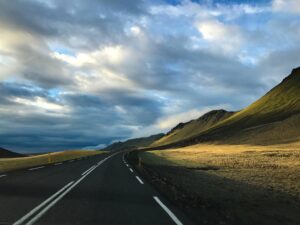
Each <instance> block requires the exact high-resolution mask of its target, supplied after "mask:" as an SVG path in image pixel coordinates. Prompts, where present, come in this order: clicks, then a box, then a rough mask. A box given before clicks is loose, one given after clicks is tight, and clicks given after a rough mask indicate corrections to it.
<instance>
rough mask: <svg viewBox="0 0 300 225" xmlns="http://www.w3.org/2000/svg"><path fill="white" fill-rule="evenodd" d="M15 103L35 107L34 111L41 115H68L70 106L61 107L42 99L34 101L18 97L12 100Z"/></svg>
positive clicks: (36, 98) (38, 98) (37, 98)
mask: <svg viewBox="0 0 300 225" xmlns="http://www.w3.org/2000/svg"><path fill="white" fill-rule="evenodd" d="M11 100H12V101H14V102H15V103H18V104H21V105H24V106H29V107H31V108H32V107H33V108H32V110H36V111H38V112H40V113H58V114H63V113H68V112H69V108H68V106H64V105H60V104H57V103H53V102H49V101H47V100H46V99H44V98H41V97H35V98H34V99H33V100H32V99H31V100H29V99H25V98H20V97H16V98H13V99H11Z"/></svg>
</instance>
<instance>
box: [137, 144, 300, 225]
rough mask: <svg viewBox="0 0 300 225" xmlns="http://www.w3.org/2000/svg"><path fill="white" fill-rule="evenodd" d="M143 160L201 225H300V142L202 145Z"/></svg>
mask: <svg viewBox="0 0 300 225" xmlns="http://www.w3.org/2000/svg"><path fill="white" fill-rule="evenodd" d="M139 156H140V159H141V163H142V165H143V167H142V168H144V169H145V171H147V173H148V174H150V176H152V179H153V180H154V181H155V182H156V183H157V185H158V186H160V188H161V189H162V190H163V191H165V193H166V194H167V195H168V196H169V197H170V198H171V199H173V200H175V201H177V202H178V203H179V204H182V205H183V206H184V207H188V208H189V211H190V212H192V215H194V216H195V218H196V220H197V219H199V220H198V222H199V223H200V224H239V225H241V224H249V225H250V224H278V225H279V224H281V225H282V224H300V215H299V212H300V201H299V200H300V142H297V143H293V144H281V145H273V146H250V145H209V144H201V145H195V146H189V147H185V148H178V149H170V150H164V151H147V152H141V153H139ZM164 189H165V190H164Z"/></svg>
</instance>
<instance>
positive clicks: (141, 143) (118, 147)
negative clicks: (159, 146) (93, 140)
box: [103, 134, 164, 151]
mask: <svg viewBox="0 0 300 225" xmlns="http://www.w3.org/2000/svg"><path fill="white" fill-rule="evenodd" d="M163 136H164V134H155V135H152V136H149V137H142V138H135V139H129V140H127V141H123V142H122V141H119V142H115V143H113V144H111V145H109V146H107V147H106V148H105V149H103V150H105V151H122V150H129V149H137V148H145V147H148V146H150V145H151V144H152V143H153V142H155V141H157V140H159V139H160V138H162V137H163Z"/></svg>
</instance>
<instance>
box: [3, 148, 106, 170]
mask: <svg viewBox="0 0 300 225" xmlns="http://www.w3.org/2000/svg"><path fill="white" fill-rule="evenodd" d="M103 153H104V152H102V151H88V150H73V151H63V152H53V153H49V154H41V155H35V156H27V157H19V158H2V159H1V158H0V173H2V172H7V171H11V170H17V169H22V168H29V167H34V166H40V165H46V164H50V163H56V162H62V161H66V160H71V159H76V158H81V157H85V156H93V155H97V154H103Z"/></svg>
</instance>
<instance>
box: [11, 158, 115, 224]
mask: <svg viewBox="0 0 300 225" xmlns="http://www.w3.org/2000/svg"><path fill="white" fill-rule="evenodd" d="M116 154H117V153H115V154H113V155H111V156H109V157H107V158H105V159H103V160H102V161H100V162H99V163H98V164H97V166H95V168H93V169H92V170H90V171H88V172H87V173H86V174H85V175H84V176H82V177H81V178H80V179H79V180H77V181H76V182H75V183H74V181H72V182H70V183H69V184H67V185H66V186H65V187H63V188H62V189H60V190H59V191H58V192H56V193H55V194H54V195H52V196H51V197H50V198H48V199H47V200H46V201H44V202H43V203H42V204H40V205H39V206H37V207H36V208H34V209H33V210H31V211H30V212H29V213H28V214H26V215H25V216H23V217H22V218H21V219H19V220H18V221H16V222H15V223H14V224H13V225H20V224H21V223H22V222H23V221H25V220H27V219H28V218H29V217H30V216H32V215H33V214H34V213H36V212H37V211H38V210H39V209H40V208H41V207H43V206H45V205H46V204H47V203H48V202H50V201H51V200H52V199H54V198H55V197H56V196H58V195H59V194H60V193H61V192H63V191H64V190H65V189H66V188H68V187H69V186H70V185H72V184H73V183H74V184H73V185H72V186H70V187H69V188H68V189H67V190H65V191H64V192H63V193H62V194H60V195H59V196H58V197H57V198H56V199H54V200H53V201H52V202H50V204H48V206H47V207H45V208H44V209H43V210H42V211H40V212H39V213H38V214H36V215H35V216H34V217H33V218H32V219H31V220H30V221H29V222H27V223H26V225H32V224H34V223H35V222H36V221H37V220H38V219H40V218H41V217H42V216H43V215H44V214H45V213H46V212H47V211H48V210H49V209H50V208H52V207H53V206H54V205H55V204H56V203H57V202H58V201H59V200H60V199H62V198H63V197H64V196H65V195H66V194H68V193H69V192H70V191H71V190H72V189H73V188H74V187H75V186H77V185H78V184H79V183H80V182H81V181H82V180H83V179H84V178H86V177H87V176H88V175H89V174H90V173H91V172H93V171H94V170H95V169H96V168H97V167H98V166H100V165H101V164H102V163H104V162H105V161H106V160H108V159H109V158H111V157H113V156H115V155H116ZM25 217H26V218H25Z"/></svg>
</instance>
